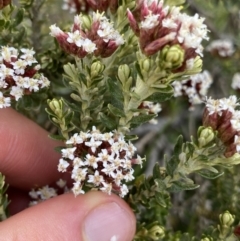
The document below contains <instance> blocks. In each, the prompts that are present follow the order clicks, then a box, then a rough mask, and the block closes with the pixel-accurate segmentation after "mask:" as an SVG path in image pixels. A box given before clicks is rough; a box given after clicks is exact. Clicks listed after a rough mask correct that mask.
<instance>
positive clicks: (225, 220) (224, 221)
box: [219, 211, 235, 227]
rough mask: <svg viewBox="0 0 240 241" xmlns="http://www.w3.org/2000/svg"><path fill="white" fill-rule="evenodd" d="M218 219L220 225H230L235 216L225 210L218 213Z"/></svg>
mask: <svg viewBox="0 0 240 241" xmlns="http://www.w3.org/2000/svg"><path fill="white" fill-rule="evenodd" d="M219 219H220V222H221V225H222V226H228V227H230V226H231V225H232V224H233V222H234V219H235V216H234V215H232V214H231V213H230V212H229V211H225V212H224V213H223V214H220V215H219Z"/></svg>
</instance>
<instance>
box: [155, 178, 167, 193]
mask: <svg viewBox="0 0 240 241" xmlns="http://www.w3.org/2000/svg"><path fill="white" fill-rule="evenodd" d="M154 182H155V185H156V191H157V192H162V191H164V190H166V185H165V183H164V181H163V180H161V179H155V180H154Z"/></svg>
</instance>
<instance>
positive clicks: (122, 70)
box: [118, 64, 131, 83]
mask: <svg viewBox="0 0 240 241" xmlns="http://www.w3.org/2000/svg"><path fill="white" fill-rule="evenodd" d="M130 72H131V70H130V68H129V67H128V65H126V64H124V65H120V66H119V67H118V78H119V79H120V81H121V82H122V83H125V82H126V81H127V80H128V78H129V76H130Z"/></svg>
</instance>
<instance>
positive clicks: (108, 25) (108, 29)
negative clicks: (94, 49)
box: [93, 12, 124, 46]
mask: <svg viewBox="0 0 240 241" xmlns="http://www.w3.org/2000/svg"><path fill="white" fill-rule="evenodd" d="M93 22H99V27H98V30H97V34H98V36H99V37H101V38H102V39H103V41H104V42H109V41H114V42H115V43H116V44H117V45H118V46H119V45H122V44H124V40H123V37H122V36H121V35H120V34H119V32H118V31H117V30H115V29H114V27H113V22H110V21H109V20H108V19H107V18H106V17H105V16H103V13H98V12H93Z"/></svg>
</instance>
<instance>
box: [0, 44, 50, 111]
mask: <svg viewBox="0 0 240 241" xmlns="http://www.w3.org/2000/svg"><path fill="white" fill-rule="evenodd" d="M34 54H35V52H34V51H33V50H32V49H26V48H21V49H20V51H19V50H18V49H15V48H13V47H2V48H1V50H0V108H5V107H9V106H11V100H12V99H13V100H16V101H18V100H19V99H20V98H22V97H23V95H29V94H31V93H32V92H37V91H39V90H40V89H42V88H45V87H48V86H49V85H50V82H49V80H48V79H47V78H46V77H44V76H43V75H42V74H40V73H38V70H39V69H40V65H37V63H38V62H37V60H36V59H35V58H34V57H33V55H34Z"/></svg>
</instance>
